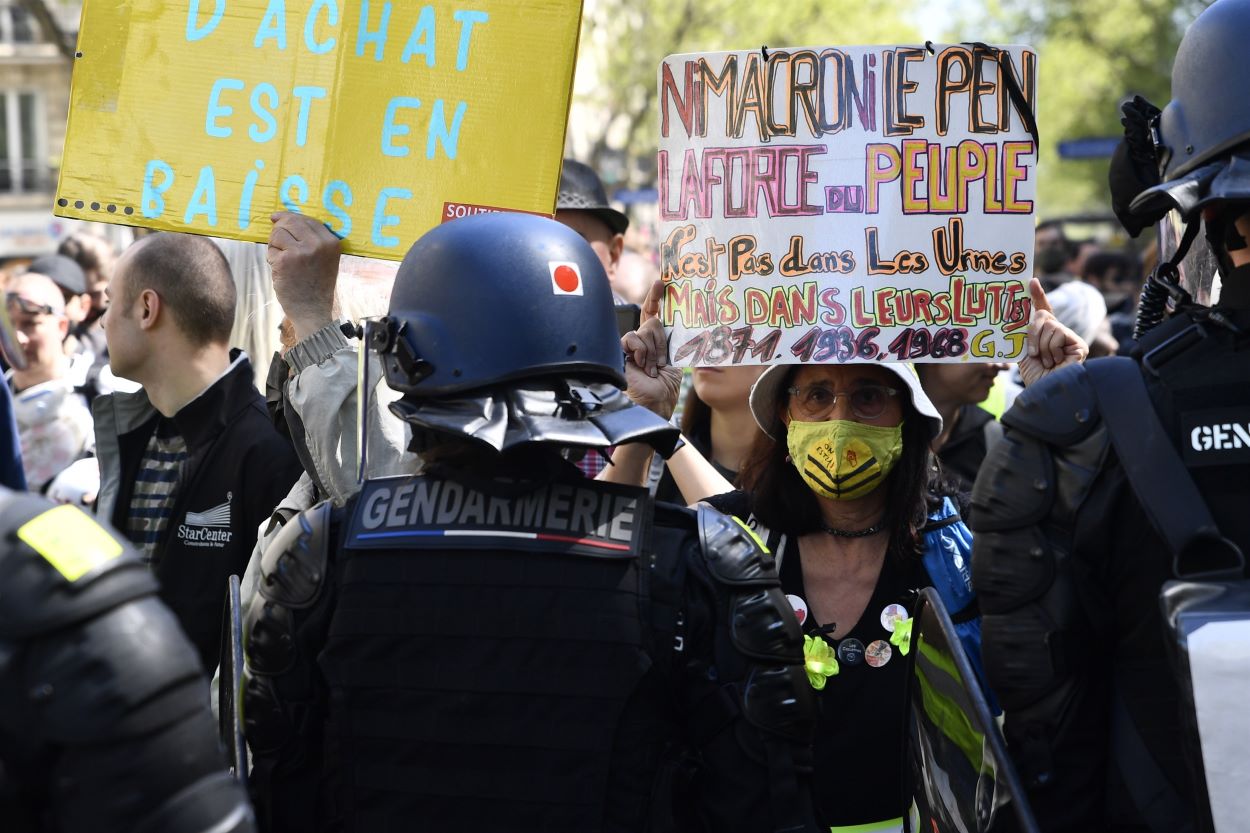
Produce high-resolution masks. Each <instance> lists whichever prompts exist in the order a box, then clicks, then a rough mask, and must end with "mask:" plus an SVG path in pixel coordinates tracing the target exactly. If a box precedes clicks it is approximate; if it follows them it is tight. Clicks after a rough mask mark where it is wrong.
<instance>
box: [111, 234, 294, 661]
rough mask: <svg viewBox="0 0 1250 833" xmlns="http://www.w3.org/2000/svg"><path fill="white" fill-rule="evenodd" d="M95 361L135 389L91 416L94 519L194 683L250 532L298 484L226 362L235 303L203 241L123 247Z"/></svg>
mask: <svg viewBox="0 0 1250 833" xmlns="http://www.w3.org/2000/svg"><path fill="white" fill-rule="evenodd" d="M109 296H110V306H109V311H108V312H107V313H106V315H105V319H104V331H105V335H106V336H107V338H108V346H109V363H110V365H111V367H112V369H113V372H114V373H116V374H117V375H118V376H122V377H125V378H128V379H133V380H134V381H136V382H139V383H140V384H142V385H143V390H142V391H139V392H138V393H133V394H112V395H107V396H101V397H99V398H97V399H96V401H95V402H94V405H93V414H94V417H95V426H96V447H97V453H98V455H99V459H100V497H99V503H98V504H97V509H96V511H97V514H99V515H100V516H101V517H104V518H107V519H108V520H109V521H110V522H111V523H112V524H113V525H114V526H115V527H116V528H117V529H119V530H121V531H122V532H124V533H125V534H126V535H127V536H128V537H129V538H130V539H131V540H132V541H133V542H134V543H135V544H136V546H137V547H138V548H139V549H140V552H141V554H142V556H143V558H144V560H145V561H147V563H148V564H149V565H150V566H151V568H152V570H153V572H154V573H155V574H156V577H157V578H158V579H159V580H160V583H161V596H162V598H163V599H164V600H165V602H166V603H167V604H168V605H169V606H170V608H172V609H173V611H174V613H175V614H177V616H178V619H179V621H180V622H181V624H182V627H183V628H184V629H185V630H186V632H187V634H188V636H190V637H191V641H192V642H193V643H194V644H195V647H196V649H197V650H198V652H199V654H200V659H201V661H202V662H203V664H204V668H205V669H206V670H207V671H210V672H211V671H212V669H213V668H215V667H216V665H217V653H218V643H219V639H220V631H221V611H222V599H223V598H224V595H223V594H224V593H225V589H226V580H227V578H228V577H229V576H230V575H231V574H239V575H242V573H243V570H244V568H245V567H246V565H247V559H248V556H249V555H250V553H251V551H252V547H253V546H255V544H256V531H257V527H258V526H259V525H260V523H261V521H263V520H265V519H266V518H267V517H268V516H269V513H270V512H271V511H272V509H273V507H274V506H276V505H277V504H278V501H279V500H281V499H282V497H283V495H285V494H286V493H287V490H289V489H290V487H291V484H293V483H294V482H295V480H296V478H298V476H299V473H300V466H299V461H298V459H297V458H296V456H295V453H294V452H293V451H292V449H291V446H290V444H289V442H287V440H286V439H285V438H283V437H282V436H280V435H279V434H278V433H277V431H276V430H275V429H274V428H273V425H272V424H271V423H270V421H269V418H268V415H267V413H266V410H265V401H264V398H263V397H262V396H261V395H260V393H259V392H258V391H257V390H256V389H255V388H254V387H253V386H252V380H253V374H252V369H251V365H250V364H249V362H248V358H247V356H246V355H244V354H243V353H242V352H240V351H237V350H236V351H231V349H230V346H229V341H228V339H229V337H230V329H231V324H232V322H233V320H234V310H235V291H234V282H233V280H232V279H231V277H230V269H229V266H228V265H227V264H226V260H225V258H224V257H222V255H221V252H220V251H219V250H218V249H217V247H216V246H214V245H213V244H212V243H211V242H210V241H208V240H207V239H205V238H200V237H194V236H191V235H178V234H169V233H161V234H156V235H152V236H150V237H146V238H144V239H143V240H141V241H139V242H138V243H136V244H135V245H134V246H132V247H131V248H130V249H129V250H127V252H126V253H125V254H124V255H123V256H122V258H121V260H119V261H118V263H117V267H116V269H115V270H114V273H113V276H112V278H111V280H110V281H109Z"/></svg>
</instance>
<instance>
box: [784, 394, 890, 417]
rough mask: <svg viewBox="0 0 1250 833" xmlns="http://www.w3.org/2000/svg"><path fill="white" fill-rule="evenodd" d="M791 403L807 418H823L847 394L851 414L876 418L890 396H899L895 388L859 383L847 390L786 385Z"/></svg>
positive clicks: (831, 411) (883, 409) (882, 411)
mask: <svg viewBox="0 0 1250 833" xmlns="http://www.w3.org/2000/svg"><path fill="white" fill-rule="evenodd" d="M786 393H788V394H790V402H791V404H792V405H795V406H797V407H798V412H799V413H800V414H801V415H802V416H803V417H804V418H805V419H810V420H813V421H815V420H823V419H825V418H826V417H828V416H829V415H830V414H831V413H833V409H834V408H836V407H837V405H838V399H839V398H841V397H843V396H846V397H849V399H850V402H851V413H853V414H854V415H855V416H857V417H859V418H860V419H876V418H877V417H879V416H881V414H882V413H884V412H885V406H886V403H887V402H889V401H890V397H891V396H898V394H899V392H898V389H897V388H891V387H887V386H885V385H860V386H859V387H857V388H854V389H853V390H849V391H835V390H833V389H832V388H830V387H828V386H826V385H802V386H798V385H796V386H795V387H792V388H786Z"/></svg>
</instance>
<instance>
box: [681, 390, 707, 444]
mask: <svg viewBox="0 0 1250 833" xmlns="http://www.w3.org/2000/svg"><path fill="white" fill-rule="evenodd" d="M681 433H683V434H685V435H686V437H687V438H689V437H705V436H706V437H710V436H711V434H712V408H711V406H709V405H708V404H707V403H706V402H704V401H703V400H702V399H700V398H699V394H698V393H696V392H695V389H694V385H691V386H690V390H688V391H686V401H685V403H684V404H683V405H682V406H681Z"/></svg>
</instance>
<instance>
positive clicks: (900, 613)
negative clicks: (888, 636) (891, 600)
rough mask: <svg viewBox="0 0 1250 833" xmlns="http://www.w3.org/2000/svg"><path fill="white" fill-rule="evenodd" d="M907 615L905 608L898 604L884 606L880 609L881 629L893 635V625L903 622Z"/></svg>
mask: <svg viewBox="0 0 1250 833" xmlns="http://www.w3.org/2000/svg"><path fill="white" fill-rule="evenodd" d="M908 615H909V614H908V613H907V608H905V607H903V606H902V605H900V604H892V605H886V606H885V607H884V608H882V609H881V627H883V628H885V629H886V630H887V631H889V632H890V633H894V623H895V622H901V621H903V620H904V619H906V618H907V617H908Z"/></svg>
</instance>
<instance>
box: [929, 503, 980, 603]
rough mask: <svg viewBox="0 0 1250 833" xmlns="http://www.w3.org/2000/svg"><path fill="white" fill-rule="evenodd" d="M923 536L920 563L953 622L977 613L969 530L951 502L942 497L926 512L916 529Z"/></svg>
mask: <svg viewBox="0 0 1250 833" xmlns="http://www.w3.org/2000/svg"><path fill="white" fill-rule="evenodd" d="M920 532H921V535H923V536H924V552H923V554H922V555H921V562H922V563H923V564H924V568H925V571H926V572H927V573H928V574H929V579H930V580H931V581H932V582H933V588H934V589H935V590H936V591H937V593H938V595H939V596H941V598H942V603H943V604H944V605H946V609H947V610H948V611H950V615H951V616H952V617H953V618H954V620H955V622H956V623H960V622H966V621H970V620H972V619H975V618H976V617H977V616H978V615H979V610H978V608H977V604H976V592H975V591H974V590H973V588H972V572H971V564H972V533H971V532H969V531H968V527H967V526H966V525H965V524H964V522H963V518H961V517H960V516H959V510H958V508H956V506H955V502H954V501H953V500H951V499H950V498H949V497H943V498H942V506H941V508H940V509H938V510H937V511H936V512H933V513H932V514H930V515H929V519H928V523H926V524H925V525H924V528H923V529H921V530H920Z"/></svg>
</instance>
